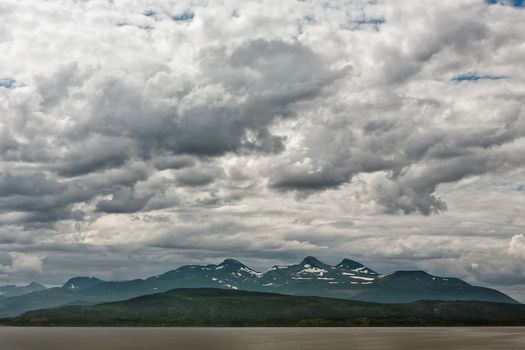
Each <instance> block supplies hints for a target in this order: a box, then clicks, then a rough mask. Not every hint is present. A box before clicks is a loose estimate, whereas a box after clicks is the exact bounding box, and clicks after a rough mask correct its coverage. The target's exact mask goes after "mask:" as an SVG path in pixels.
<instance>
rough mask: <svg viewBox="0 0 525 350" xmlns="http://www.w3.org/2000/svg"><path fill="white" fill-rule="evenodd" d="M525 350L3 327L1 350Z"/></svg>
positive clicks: (506, 343) (415, 335)
mask: <svg viewBox="0 0 525 350" xmlns="http://www.w3.org/2000/svg"><path fill="white" fill-rule="evenodd" d="M66 349H68V350H69V349H75V350H161V349H170V350H185V349H191V350H208V349H210V350H211V349H214V350H252V349H253V350H263V349H268V350H274V349H276V350H281V349H283V350H285V349H286V350H310V349H312V350H313V349H316V350H322V349H329V350H343V349H345V350H348V349H357V350H360V349H363V350H387V349H388V350H406V349H419V350H425V349H431V350H437V349H455V350H484V349H506V350H513V349H516V350H517V349H525V327H485V328H483V327H479V328H463V327H454V328H451V327H441V328H61V327H57V328H22V327H20V328H19V327H0V350H66Z"/></svg>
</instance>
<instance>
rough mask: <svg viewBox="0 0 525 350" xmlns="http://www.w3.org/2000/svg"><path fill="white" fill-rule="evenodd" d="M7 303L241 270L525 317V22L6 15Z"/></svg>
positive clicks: (234, 13) (362, 15)
mask: <svg viewBox="0 0 525 350" xmlns="http://www.w3.org/2000/svg"><path fill="white" fill-rule="evenodd" d="M0 49H1V52H2V55H0V284H4V283H22V282H27V281H30V280H36V281H39V282H42V283H46V284H49V285H55V284H61V283H63V282H64V281H65V280H66V279H67V278H68V277H71V276H74V275H95V276H98V277H101V278H106V279H125V278H132V277H144V276H148V275H152V274H156V273H159V272H164V271H167V270H169V269H172V268H175V267H178V266H179V265H181V264H188V263H216V262H219V261H220V260H221V259H223V258H226V257H229V258H236V259H239V260H241V261H243V262H245V263H246V264H248V265H250V266H252V267H254V268H257V269H261V270H264V269H266V268H269V267H271V266H272V265H274V264H282V263H294V262H297V261H299V260H300V259H301V258H302V257H304V256H306V255H315V256H317V257H318V258H320V259H321V260H324V261H325V262H327V263H337V262H338V261H339V260H340V259H342V258H343V257H348V258H353V259H355V260H358V261H361V262H363V263H366V264H368V265H369V266H370V267H372V268H374V269H375V270H378V271H380V272H390V271H392V270H395V269H424V270H426V271H428V272H430V273H433V274H438V275H447V276H457V277H461V278H464V279H465V280H467V281H468V282H471V283H475V284H479V285H484V286H491V287H496V288H498V289H500V290H503V291H505V292H507V293H509V294H510V295H511V296H513V297H515V298H518V299H519V300H521V301H525V236H524V235H525V106H524V101H525V8H523V1H508V0H501V1H495V0H494V1H492V0H450V1H431V0H428V1H401V0H399V1H396V0H389V1H381V0H346V1H345V0H324V1H322V0H304V1H296V0H290V1H282V0H265V1H260V2H259V1H257V2H255V1H253V2H252V1H245V0H217V1H215V0H208V1H206V0H194V1H188V0H176V1H175V0H169V1H168V0H163V1H159V0H157V1H153V0H133V1H132V0H129V1H125V0H113V1H110V0H48V1H41V0H24V1H17V0H2V1H1V2H0Z"/></svg>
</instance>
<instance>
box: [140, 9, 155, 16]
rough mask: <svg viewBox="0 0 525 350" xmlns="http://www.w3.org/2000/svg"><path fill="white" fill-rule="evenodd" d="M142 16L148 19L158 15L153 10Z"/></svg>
mask: <svg viewBox="0 0 525 350" xmlns="http://www.w3.org/2000/svg"><path fill="white" fill-rule="evenodd" d="M142 14H143V15H144V16H146V17H155V15H156V14H157V13H156V12H155V11H153V10H146V11H144V12H143V13H142Z"/></svg>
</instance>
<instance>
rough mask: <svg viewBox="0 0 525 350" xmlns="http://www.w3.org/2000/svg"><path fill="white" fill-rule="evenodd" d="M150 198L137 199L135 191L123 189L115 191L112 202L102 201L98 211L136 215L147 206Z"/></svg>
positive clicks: (127, 188)
mask: <svg viewBox="0 0 525 350" xmlns="http://www.w3.org/2000/svg"><path fill="white" fill-rule="evenodd" d="M150 198H151V197H150V196H147V197H142V198H137V197H136V196H135V193H134V191H133V189H131V188H129V187H121V188H118V189H116V190H114V191H113V197H112V198H111V199H110V200H101V201H99V202H98V203H97V210H99V211H101V212H105V213H134V212H137V211H139V210H141V209H142V208H144V206H145V205H146V203H147V202H148V200H149V199H150Z"/></svg>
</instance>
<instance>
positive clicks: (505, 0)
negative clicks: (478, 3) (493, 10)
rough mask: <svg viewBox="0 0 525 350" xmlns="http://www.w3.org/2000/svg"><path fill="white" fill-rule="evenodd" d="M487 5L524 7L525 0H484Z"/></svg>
mask: <svg viewBox="0 0 525 350" xmlns="http://www.w3.org/2000/svg"><path fill="white" fill-rule="evenodd" d="M485 1H486V2H487V4H489V5H496V4H499V5H504V6H512V7H525V0H485Z"/></svg>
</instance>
